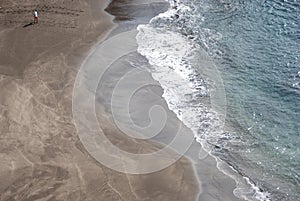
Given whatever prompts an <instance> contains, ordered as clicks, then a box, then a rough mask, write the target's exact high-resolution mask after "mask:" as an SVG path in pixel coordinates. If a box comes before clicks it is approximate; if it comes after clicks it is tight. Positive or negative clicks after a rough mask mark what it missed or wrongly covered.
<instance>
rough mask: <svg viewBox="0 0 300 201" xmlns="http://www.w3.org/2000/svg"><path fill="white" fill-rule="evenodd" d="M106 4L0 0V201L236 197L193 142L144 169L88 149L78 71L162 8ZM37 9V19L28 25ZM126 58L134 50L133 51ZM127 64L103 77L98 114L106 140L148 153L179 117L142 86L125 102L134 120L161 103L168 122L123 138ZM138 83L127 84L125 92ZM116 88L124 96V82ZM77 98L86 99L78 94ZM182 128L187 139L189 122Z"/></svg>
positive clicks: (141, 120)
mask: <svg viewBox="0 0 300 201" xmlns="http://www.w3.org/2000/svg"><path fill="white" fill-rule="evenodd" d="M109 4H110V1H97V0H91V1H84V0H64V1H55V0H52V1H35V0H28V1H24V2H18V1H16V0H4V1H1V2H0V47H1V48H0V86H1V96H0V131H1V132H0V133H1V137H0V141H1V143H0V144H1V145H0V156H1V164H0V200H1V201H8V200H16V201H25V200H26V201H31V200H49V201H50V200H52V201H54V200H72V201H74V200H80V201H81V200H91V201H94V200H101V201H102V200H105V201H110V200H111V201H116V200H126V201H135V200H137V201H141V200H145V201H146V200H147V201H150V200H153V201H158V200H159V201H175V200H178V201H190V200H191V201H192V200H204V201H210V200H211V201H213V200H222V201H223V200H228V201H229V200H230V201H233V200H240V198H237V197H236V196H235V195H234V194H233V191H234V189H235V188H236V184H235V181H234V180H233V179H232V178H230V177H229V176H227V175H226V174H224V173H222V172H221V171H219V169H218V168H217V163H216V160H215V158H214V157H211V156H210V155H205V157H203V158H200V159H199V151H200V147H201V146H200V144H199V143H197V142H196V141H194V142H193V143H192V145H191V146H190V147H189V149H188V150H187V152H186V153H185V154H184V156H182V157H180V158H179V159H178V160H177V161H176V162H174V163H173V164H171V165H170V166H167V167H165V168H163V169H161V170H159V171H155V172H152V173H147V174H129V173H123V172H118V171H115V170H113V169H111V168H108V167H106V166H105V165H103V164H101V162H99V161H98V160H97V159H96V158H95V157H94V156H93V155H92V154H90V153H89V152H88V151H87V149H86V147H85V146H84V145H83V143H82V141H81V140H80V137H79V136H78V135H79V134H78V128H76V125H75V123H74V118H73V116H74V114H73V112H74V105H72V104H74V103H72V97H73V93H74V83H75V80H76V76H77V75H78V72H79V69H80V68H82V67H83V66H84V65H86V63H87V62H88V61H89V60H88V58H90V56H91V55H92V56H93V53H94V52H96V51H97V48H98V49H99V48H100V47H101V44H102V42H103V43H104V40H108V39H112V38H113V37H114V36H117V35H120V34H122V33H123V32H126V31H129V30H133V29H136V27H137V25H139V24H141V23H147V22H148V21H149V20H150V19H151V18H152V17H154V16H155V15H157V14H158V13H161V12H163V11H165V10H167V9H168V7H169V5H168V4H166V3H164V2H161V1H156V2H150V1H143V2H141V1H136V2H135V1H113V3H112V4H110V6H109V7H108V9H106V11H107V12H106V11H105V10H104V9H105V8H107V6H108V5H109ZM35 8H36V9H37V10H38V11H39V23H38V24H30V23H31V22H32V20H33V16H32V11H33V10H34V9H35ZM144 11H147V12H144ZM109 13H110V14H109ZM128 40H130V39H129V38H128ZM125 44H126V43H125V42H124V45H125ZM119 45H120V46H121V47H122V45H123V44H119ZM114 48H118V47H110V51H108V52H107V55H108V56H113V55H114V54H115V52H114ZM96 56H97V55H96ZM98 56H99V57H101V55H98ZM129 57H130V58H131V57H132V58H140V57H141V55H139V54H138V53H137V52H136V51H133V52H132V54H129ZM127 59H128V58H127ZM126 61H127V60H126V58H125V60H122V59H121V60H118V61H116V62H115V63H114V64H112V67H111V68H109V70H108V71H107V72H106V74H105V76H103V78H102V80H101V81H102V83H104V84H102V85H99V86H98V87H97V93H96V98H95V99H96V103H95V108H96V115H97V118H98V121H99V122H100V127H101V130H102V131H103V133H104V134H105V136H106V137H107V139H109V141H110V142H111V143H112V144H114V145H115V146H117V147H119V148H120V149H122V150H125V151H128V152H132V153H150V152H152V151H156V150H159V149H161V148H162V147H163V146H164V144H168V142H170V141H171V140H172V139H173V137H174V135H175V134H177V135H178V133H177V132H178V126H180V125H182V123H181V122H180V121H179V120H178V118H177V117H176V115H175V114H174V113H173V112H172V111H171V110H170V109H169V108H168V106H167V104H166V102H165V100H164V99H163V98H162V97H161V94H162V91H163V89H162V88H161V87H160V86H159V84H156V85H155V86H146V87H145V88H143V90H141V92H140V93H137V94H136V97H135V99H134V104H132V105H131V106H130V107H131V112H130V113H131V115H132V119H133V120H134V121H136V122H137V124H138V125H146V124H147V122H148V121H149V119H147V118H146V116H147V115H146V114H147V111H148V109H149V108H151V106H152V105H154V104H158V105H160V106H161V107H162V108H163V109H164V111H165V112H166V116H167V117H168V121H167V123H166V124H165V125H164V126H163V129H162V130H161V131H160V135H158V136H156V137H153V139H151V140H143V139H142V140H140V139H137V140H136V139H132V138H131V137H128V136H126V135H124V133H123V132H122V131H121V130H120V128H118V126H117V125H116V123H115V121H114V116H113V112H112V109H111V97H113V94H112V92H113V91H114V90H113V89H114V87H115V86H116V83H117V82H118V80H120V79H121V78H122V75H123V74H126V73H127V72H129V71H130V70H132V68H133V67H134V65H132V64H131V63H130V62H127V63H126ZM98 67H99V68H101V67H102V66H101V64H99V66H98ZM103 67H105V66H103ZM122 73H123V74H122ZM97 79H98V78H95V80H97ZM144 79H147V80H148V81H149V80H150V81H149V82H150V83H156V81H155V80H153V78H152V77H151V74H150V73H149V72H148V73H147V72H143V77H141V80H144ZM93 81H94V80H91V82H93ZM137 82H138V79H137V80H136V81H133V82H132V83H128V88H130V87H131V85H134V84H135V83H137ZM122 89H123V92H124V93H125V94H126V92H127V91H126V87H125V88H122ZM128 93H129V92H128ZM81 98H82V101H83V102H84V98H85V97H81ZM118 101H119V102H116V104H117V105H116V106H119V107H118V108H122V103H124V102H122V101H123V99H122V96H121V97H119V99H118ZM124 101H125V100H124ZM118 104H120V105H118ZM72 107H73V108H72ZM72 109H73V110H72ZM118 111H122V110H121V109H119V110H117V112H118ZM121 120H122V122H123V123H124V124H125V125H126V124H127V123H128V120H127V119H125V118H123V119H122V118H121ZM87 129H89V128H87ZM181 132H182V133H179V134H182V135H183V136H185V135H186V136H192V138H193V134H192V132H191V131H190V130H189V129H188V128H187V127H186V126H182V130H181ZM141 134H142V135H143V133H141ZM105 154H108V157H114V155H113V153H111V155H109V154H110V153H105ZM170 155H172V153H171V154H170ZM153 163H159V161H153Z"/></svg>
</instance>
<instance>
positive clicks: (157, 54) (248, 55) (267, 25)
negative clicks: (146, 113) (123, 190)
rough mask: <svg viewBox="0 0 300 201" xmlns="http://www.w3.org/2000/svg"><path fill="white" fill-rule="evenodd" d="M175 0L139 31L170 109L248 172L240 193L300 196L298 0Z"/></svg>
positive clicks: (210, 149)
mask: <svg viewBox="0 0 300 201" xmlns="http://www.w3.org/2000/svg"><path fill="white" fill-rule="evenodd" d="M169 3H170V9H169V10H168V11H167V12H165V13H162V14H160V15H158V16H156V17H154V18H153V19H152V20H151V21H150V23H149V24H147V25H140V26H139V27H138V30H139V34H138V36H137V41H138V52H139V53H140V54H142V55H143V56H145V57H146V58H147V59H148V61H149V63H150V64H151V65H152V69H151V72H152V76H153V78H154V79H156V80H157V81H158V82H159V83H160V84H161V85H162V87H163V89H164V94H163V97H164V98H165V100H166V102H167V103H168V106H169V108H170V109H171V110H172V111H174V112H175V114H176V115H177V116H178V118H179V119H180V120H182V121H183V122H184V123H185V125H187V126H188V127H190V128H191V130H192V131H193V133H194V134H195V137H196V138H197V140H198V141H199V142H200V143H201V144H202V146H204V147H206V150H207V151H208V152H209V153H210V154H212V155H213V156H215V157H217V158H218V159H220V160H221V161H223V162H226V163H227V164H228V165H229V166H230V167H232V168H233V169H234V170H235V171H236V172H237V173H238V174H239V175H241V177H242V178H244V180H246V182H247V183H248V184H249V189H248V190H247V189H242V190H241V189H238V187H239V185H238V186H237V189H236V191H235V194H236V195H237V196H239V197H244V198H247V199H248V200H300V129H299V125H300V122H299V120H300V0H191V1H184V0H182V1H178V0H177V1H174V0H172V1H169ZM208 58H209V59H210V61H208V60H209V59H208ZM210 70H212V71H213V72H212V73H209V71H210ZM207 72H208V73H207ZM174 74H176V75H180V76H181V78H182V79H174V78H175V77H178V76H173V75H174ZM208 75H210V77H209V76H208ZM214 75H215V77H214ZM216 80H217V81H216ZM216 83H217V84H216ZM186 87H187V88H189V90H187V88H186ZM220 88H222V90H220ZM218 90H219V92H218V93H217V94H219V95H220V94H221V95H220V96H215V97H213V96H212V94H213V93H215V92H216V91H218ZM222 91H224V94H222ZM214 100H217V101H219V102H220V103H221V107H222V108H221V109H220V110H219V109H218V107H213V106H212V101H214ZM222 104H224V105H222ZM243 194H244V195H243Z"/></svg>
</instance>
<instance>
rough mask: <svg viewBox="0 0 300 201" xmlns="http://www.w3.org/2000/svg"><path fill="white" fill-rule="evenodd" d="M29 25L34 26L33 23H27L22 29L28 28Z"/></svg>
mask: <svg viewBox="0 0 300 201" xmlns="http://www.w3.org/2000/svg"><path fill="white" fill-rule="evenodd" d="M31 25H34V23H33V22H30V23H28V24H25V25H24V26H23V28H25V27H28V26H31Z"/></svg>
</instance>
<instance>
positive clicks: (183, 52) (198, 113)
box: [136, 1, 269, 201]
mask: <svg viewBox="0 0 300 201" xmlns="http://www.w3.org/2000/svg"><path fill="white" fill-rule="evenodd" d="M170 5H171V7H170V9H169V10H168V11H167V12H165V13H161V14H159V15H158V16H156V17H154V18H152V19H151V21H150V23H149V24H147V25H139V26H138V31H139V33H138V35H137V38H136V39H137V43H138V52H139V53H140V54H141V55H143V56H145V57H146V58H147V60H148V61H149V63H150V64H151V66H152V68H153V69H151V73H152V76H153V78H154V79H155V80H157V81H158V82H159V83H160V85H161V86H162V88H163V89H164V93H163V98H164V99H165V100H166V102H167V104H168V107H169V109H170V110H172V111H173V112H174V113H175V114H176V115H177V117H178V119H180V120H181V121H182V122H183V123H184V124H185V125H186V126H187V127H189V128H190V129H191V130H192V131H193V133H194V135H195V137H196V139H197V141H198V142H200V143H201V144H202V147H203V148H204V149H205V150H206V151H207V152H209V153H211V152H212V150H214V151H215V152H217V151H218V150H219V149H220V150H222V149H226V148H228V147H227V142H230V141H232V143H236V141H239V139H238V138H236V137H235V136H234V135H233V134H231V133H228V132H224V131H223V125H224V119H222V115H221V116H220V114H219V113H218V111H217V110H214V108H212V107H211V103H210V101H211V94H212V93H213V91H212V90H213V87H214V86H213V84H214V83H213V81H212V80H209V79H207V78H205V77H202V76H205V73H204V74H201V73H199V72H198V71H197V69H201V68H199V67H198V68H196V67H195V65H197V64H196V63H195V62H193V59H194V58H195V57H197V56H199V50H201V51H202V48H203V49H204V50H205V51H206V52H207V51H208V52H209V53H210V54H209V55H211V56H215V55H218V54H222V53H220V51H218V49H214V48H211V46H213V45H214V43H215V41H218V40H219V39H220V38H221V37H222V36H221V35H220V34H219V33H217V32H215V31H213V30H210V29H203V30H201V31H199V30H198V31H197V30H193V29H192V27H193V24H195V23H197V22H196V21H195V19H192V17H191V16H190V15H188V12H189V11H190V10H191V7H190V6H191V5H185V4H183V3H181V2H180V1H170ZM199 19H201V17H200V18H199V17H198V18H197V20H199ZM198 23H199V21H198ZM200 23H201V20H200ZM199 44H200V45H199ZM211 49H213V50H211ZM200 54H203V53H200ZM202 56H203V55H202ZM200 62H201V61H200ZM202 72H203V71H202ZM210 81H212V82H211V83H210ZM223 118H224V117H223ZM234 141H235V142H234ZM217 161H219V163H221V162H220V160H219V159H217ZM227 165H228V164H227ZM218 167H219V168H220V170H222V171H223V172H226V171H225V169H224V168H223V169H222V167H223V166H222V165H219V166H218ZM237 173H239V172H238V171H237ZM230 176H231V177H233V178H234V179H235V181H236V182H237V188H236V189H235V192H234V193H235V194H236V195H237V196H238V197H241V198H244V199H246V200H264V201H267V200H269V193H268V192H263V191H262V190H261V189H260V188H258V187H257V186H256V185H255V183H254V182H253V181H252V180H250V179H249V178H248V177H246V176H245V175H244V176H243V177H237V176H234V175H230Z"/></svg>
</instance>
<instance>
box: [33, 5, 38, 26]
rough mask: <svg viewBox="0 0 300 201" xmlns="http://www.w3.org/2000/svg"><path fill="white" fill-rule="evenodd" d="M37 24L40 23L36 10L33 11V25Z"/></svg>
mask: <svg viewBox="0 0 300 201" xmlns="http://www.w3.org/2000/svg"><path fill="white" fill-rule="evenodd" d="M35 23H39V20H38V12H37V10H36V9H34V11H33V24H35Z"/></svg>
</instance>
